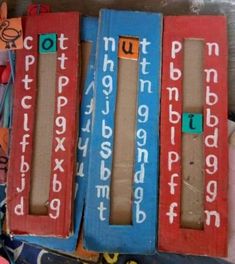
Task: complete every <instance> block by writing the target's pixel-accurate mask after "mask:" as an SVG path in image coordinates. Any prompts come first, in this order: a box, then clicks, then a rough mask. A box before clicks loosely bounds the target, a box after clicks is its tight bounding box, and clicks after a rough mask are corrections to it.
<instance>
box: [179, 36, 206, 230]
mask: <svg viewBox="0 0 235 264" xmlns="http://www.w3.org/2000/svg"><path fill="white" fill-rule="evenodd" d="M204 46H205V43H204V41H203V40H200V39H184V43H183V48H184V66H183V67H184V69H183V101H182V110H183V113H185V115H184V117H186V118H185V126H184V122H183V124H182V189H181V227H183V228H195V229H196V228H197V229H202V228H203V221H204V159H205V157H204V146H203V131H200V127H202V122H203V119H200V120H199V122H197V117H198V116H199V117H200V116H201V115H202V113H203V105H204V93H203V57H204V56H203V55H204ZM186 113H189V114H187V116H186ZM200 121H202V122H200Z"/></svg>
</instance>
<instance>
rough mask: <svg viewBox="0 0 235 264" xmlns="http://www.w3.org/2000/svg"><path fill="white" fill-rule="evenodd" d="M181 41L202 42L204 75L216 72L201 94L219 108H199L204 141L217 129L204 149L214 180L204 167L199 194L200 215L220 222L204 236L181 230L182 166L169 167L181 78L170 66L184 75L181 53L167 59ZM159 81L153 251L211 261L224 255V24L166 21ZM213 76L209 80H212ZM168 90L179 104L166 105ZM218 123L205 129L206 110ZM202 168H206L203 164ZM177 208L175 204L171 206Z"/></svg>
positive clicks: (219, 20) (221, 20)
mask: <svg viewBox="0 0 235 264" xmlns="http://www.w3.org/2000/svg"><path fill="white" fill-rule="evenodd" d="M184 38H199V39H204V40H205V54H204V69H209V68H210V69H211V68H213V69H216V70H217V72H218V82H217V83H214V82H213V81H211V82H210V83H206V74H205V73H204V91H205V95H206V85H209V86H210V89H211V91H213V92H214V93H216V94H217V95H218V98H219V99H218V102H217V103H216V104H214V105H208V104H206V100H205V103H204V139H205V137H206V136H207V135H210V134H212V133H213V131H214V129H215V127H217V128H218V148H216V147H207V146H206V145H205V157H208V155H215V156H216V157H217V158H218V170H217V171H216V172H215V173H213V174H208V173H207V171H206V169H208V166H207V165H205V190H204V196H205V198H204V201H205V202H204V211H206V210H209V211H216V212H218V214H219V216H220V223H219V224H218V225H217V227H216V226H215V217H214V216H213V217H212V218H211V223H210V225H208V224H207V223H206V213H205V222H204V229H203V230H193V229H186V228H181V227H180V199H181V162H180V160H179V161H178V162H175V163H174V164H173V165H172V168H171V170H170V168H169V167H168V155H169V151H175V152H177V153H178V154H179V156H181V120H180V121H179V122H178V123H177V124H172V123H171V122H170V120H169V105H170V104H171V105H172V108H173V110H174V111H177V112H178V113H180V114H182V85H183V82H182V80H183V79H182V76H183V72H182V76H181V78H180V79H178V80H171V78H170V63H171V62H173V64H174V68H177V69H180V70H181V71H182V70H183V49H182V50H181V51H180V52H179V53H177V54H176V56H175V58H172V57H171V49H172V42H173V41H179V42H180V43H182V44H183V40H184ZM212 42H213V43H214V42H216V43H217V44H218V45H219V56H216V55H215V54H214V52H213V54H212V55H211V56H210V55H209V54H208V51H209V49H208V46H207V44H206V43H212ZM162 72H163V75H162V100H161V139H160V141H161V161H160V162H161V166H160V168H161V172H160V174H161V175H160V205H159V236H158V249H159V250H160V251H166V252H177V253H186V254H199V255H211V256H226V254H227V181H228V179H227V174H228V157H227V33H226V18H225V17H222V16H218V17H215V16H199V17H196V16H194V17H187V16H185V17H184V16H181V17H170V16H169V17H165V21H164V37H163V70H162ZM212 76H213V75H212ZM167 87H177V89H178V90H179V101H176V100H174V99H173V100H170V98H169V92H168V90H167ZM208 108H209V109H210V110H211V113H212V114H213V115H215V116H217V117H218V119H219V124H218V125H217V126H215V127H209V126H208V124H207V123H206V109H208ZM170 127H175V131H176V135H175V144H173V142H172V141H171V129H170ZM205 164H206V162H205ZM173 173H178V174H179V177H178V178H175V180H174V182H175V183H177V186H176V187H175V194H171V193H170V187H169V184H168V183H169V182H170V180H171V175H172V174H173ZM210 180H214V181H216V182H217V184H218V192H217V197H216V199H215V200H214V201H213V202H208V201H207V200H206V196H207V195H208V193H207V189H206V188H207V184H208V182H209V181H210ZM173 203H177V206H176V207H175V208H174V213H176V214H177V216H176V217H174V221H173V223H170V221H169V216H168V215H167V213H168V212H169V210H170V205H172V204H173ZM175 205H176V204H175Z"/></svg>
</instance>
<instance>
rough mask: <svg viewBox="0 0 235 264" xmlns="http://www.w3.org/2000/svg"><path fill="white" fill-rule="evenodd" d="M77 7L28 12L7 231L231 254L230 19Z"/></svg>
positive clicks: (117, 247)
mask: <svg viewBox="0 0 235 264" xmlns="http://www.w3.org/2000/svg"><path fill="white" fill-rule="evenodd" d="M39 11H40V10H39ZM41 11H43V10H41ZM44 11H45V10H44ZM39 13H40V12H39ZM80 18H81V17H80V14H79V13H76V12H68V13H50V12H48V10H47V9H46V11H45V12H41V13H40V14H38V13H36V14H35V13H34V12H31V13H30V14H29V15H28V16H27V17H24V18H23V19H22V22H23V32H24V47H23V49H19V50H17V51H16V75H15V82H14V103H13V123H12V131H11V138H10V140H11V141H10V156H9V170H8V175H7V176H8V179H7V228H6V232H7V233H8V234H10V235H12V236H13V237H16V238H17V239H20V240H24V241H27V242H30V243H34V244H39V245H41V246H44V247H48V248H53V249H56V250H62V251H68V252H73V251H75V250H76V247H77V241H78V235H79V234H81V232H83V242H82V243H83V244H84V247H85V248H86V249H88V250H92V251H95V252H118V253H130V254H134V253H136V254H153V253H154V252H155V251H156V250H159V251H163V252H176V253H183V254H195V255H209V256H217V257H218V256H226V255H227V226H228V224H227V218H228V216H227V214H228V209H227V187H228V186H227V182H228V177H227V174H228V157H227V152H228V146H227V32H226V28H227V24H226V17H223V16H194V17H193V16H169V17H168V16H165V17H163V16H162V15H161V14H157V13H147V12H130V11H114V10H105V9H104V10H101V11H100V16H99V19H98V20H97V19H96V18H88V17H83V18H81V20H80ZM80 62H82V63H80ZM78 113H79V115H78ZM77 135H78V136H77ZM76 150H77V156H76ZM74 199H75V202H73V201H74ZM82 219H83V220H84V227H82Z"/></svg>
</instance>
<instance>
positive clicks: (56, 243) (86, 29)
mask: <svg viewBox="0 0 235 264" xmlns="http://www.w3.org/2000/svg"><path fill="white" fill-rule="evenodd" d="M97 27H98V22H97V19H96V18H91V17H85V18H83V19H82V28H81V31H82V33H81V40H82V41H89V42H92V50H91V54H90V59H89V67H88V69H87V77H86V81H85V86H84V87H85V88H84V91H83V97H82V103H81V110H80V113H81V114H80V122H79V123H80V132H79V133H80V135H79V142H80V146H84V144H86V148H87V151H86V154H84V151H83V149H82V148H81V147H78V156H77V161H78V168H79V169H78V173H77V176H76V188H75V206H74V210H75V211H74V233H73V234H72V235H71V236H70V237H69V238H67V239H63V238H53V237H46V238H45V237H38V236H16V238H17V239H20V240H24V241H27V242H30V243H34V244H38V245H41V246H45V247H48V248H52V249H58V250H63V251H74V250H75V249H76V245H77V239H78V234H79V230H80V225H81V220H82V215H83V209H84V203H85V195H86V184H87V176H88V162H89V155H88V154H89V146H90V142H89V141H90V133H91V131H90V130H85V127H86V126H87V123H89V122H91V120H92V113H91V112H89V114H87V112H88V106H89V105H90V104H91V103H92V100H93V89H94V64H95V50H96V36H97ZM90 128H91V124H90ZM79 171H80V175H79Z"/></svg>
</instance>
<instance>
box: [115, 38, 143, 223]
mask: <svg viewBox="0 0 235 264" xmlns="http://www.w3.org/2000/svg"><path fill="white" fill-rule="evenodd" d="M125 40H126V41H123V38H122V37H120V38H119V48H118V52H119V61H118V85H117V95H116V97H117V99H116V111H115V130H114V146H113V148H114V150H113V152H114V153H113V164H112V180H111V196H110V197H111V198H110V224H112V225H130V224H132V196H133V193H132V183H133V172H134V162H135V161H134V157H135V131H136V128H135V125H136V105H137V93H138V91H137V83H138V61H137V60H138V57H135V60H133V59H130V57H129V54H132V53H134V47H132V45H131V44H132V42H131V43H129V41H130V39H127V38H125ZM131 41H132V39H131ZM128 44H129V48H128V50H129V51H128V53H127V54H125V52H124V51H123V49H124V48H125V45H128ZM137 50H139V43H138V42H137ZM120 53H124V54H120ZM124 55H128V56H126V57H125V56H124ZM120 56H121V57H120ZM132 56H133V55H132ZM137 56H138V55H137ZM124 116H125V118H123V117H124ZM123 146H128V147H126V148H123Z"/></svg>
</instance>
